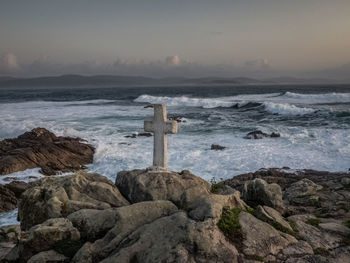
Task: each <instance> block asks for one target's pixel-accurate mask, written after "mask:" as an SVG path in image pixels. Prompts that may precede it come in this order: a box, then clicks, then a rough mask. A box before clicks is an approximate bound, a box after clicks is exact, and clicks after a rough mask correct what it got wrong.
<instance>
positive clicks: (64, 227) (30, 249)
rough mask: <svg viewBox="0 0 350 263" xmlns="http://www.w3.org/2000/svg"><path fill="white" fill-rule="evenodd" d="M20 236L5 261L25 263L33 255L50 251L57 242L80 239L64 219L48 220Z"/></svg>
mask: <svg viewBox="0 0 350 263" xmlns="http://www.w3.org/2000/svg"><path fill="white" fill-rule="evenodd" d="M22 235H23V236H22V237H21V239H20V240H19V243H18V245H17V246H16V247H14V248H13V249H12V250H11V251H10V253H9V254H8V255H7V256H6V259H7V260H9V261H11V260H12V261H18V262H27V260H28V259H30V258H31V257H32V256H33V255H35V254H37V253H39V252H42V251H46V250H50V249H52V248H53V247H54V246H55V245H56V244H58V242H59V241H63V242H67V241H69V240H72V241H77V240H79V239H80V233H79V231H78V230H77V229H76V228H75V227H73V225H72V223H71V222H70V221H69V220H68V219H66V218H53V219H48V220H47V221H45V222H44V223H42V224H38V225H36V226H33V227H32V228H31V229H29V231H28V232H27V233H23V234H22ZM34 259H35V258H34Z"/></svg>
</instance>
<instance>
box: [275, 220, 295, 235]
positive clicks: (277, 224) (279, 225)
mask: <svg viewBox="0 0 350 263" xmlns="http://www.w3.org/2000/svg"><path fill="white" fill-rule="evenodd" d="M271 225H272V226H273V227H274V228H276V229H277V230H278V231H281V232H283V233H286V234H289V235H292V236H295V232H294V231H293V230H290V229H289V228H287V227H285V226H283V225H281V224H280V223H278V222H277V221H273V223H271Z"/></svg>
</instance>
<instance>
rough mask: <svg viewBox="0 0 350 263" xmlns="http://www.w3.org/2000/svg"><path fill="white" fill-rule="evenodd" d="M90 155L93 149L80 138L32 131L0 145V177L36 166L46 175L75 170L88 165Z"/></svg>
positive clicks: (44, 130)
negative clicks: (0, 175)
mask: <svg viewBox="0 0 350 263" xmlns="http://www.w3.org/2000/svg"><path fill="white" fill-rule="evenodd" d="M93 154H94V148H93V147H92V146H91V145H89V144H86V143H84V142H83V141H82V140H81V139H80V138H71V137H60V136H56V135H55V134H53V133H52V132H50V131H48V130H46V129H44V128H35V129H33V130H32V131H30V132H26V133H24V134H22V135H20V136H18V137H17V138H15V139H6V140H3V141H1V142H0V174H2V175H3V174H9V173H14V172H18V171H23V170H26V169H31V168H36V167H40V168H41V172H42V173H43V174H46V175H53V174H56V173H57V172H60V171H61V172H71V171H76V170H79V169H81V168H83V167H84V166H83V165H84V164H88V163H91V162H92V160H93Z"/></svg>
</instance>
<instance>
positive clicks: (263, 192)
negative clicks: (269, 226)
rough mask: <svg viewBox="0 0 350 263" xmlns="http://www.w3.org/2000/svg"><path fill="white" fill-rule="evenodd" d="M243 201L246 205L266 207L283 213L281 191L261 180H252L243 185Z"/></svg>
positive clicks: (278, 187) (276, 186)
mask: <svg viewBox="0 0 350 263" xmlns="http://www.w3.org/2000/svg"><path fill="white" fill-rule="evenodd" d="M242 196H243V200H244V201H245V202H247V203H248V204H253V205H266V206H270V207H272V208H275V209H276V210H277V211H279V212H283V210H284V206H283V201H282V190H281V187H280V186H279V185H278V184H268V183H266V182H265V181H264V180H262V179H258V178H257V179H254V180H252V181H248V182H246V183H245V184H244V189H243V192H242Z"/></svg>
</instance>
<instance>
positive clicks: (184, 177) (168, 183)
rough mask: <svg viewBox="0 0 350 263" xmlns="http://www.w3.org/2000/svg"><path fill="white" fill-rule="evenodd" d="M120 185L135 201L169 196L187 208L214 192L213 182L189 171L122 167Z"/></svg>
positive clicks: (130, 199)
mask: <svg viewBox="0 0 350 263" xmlns="http://www.w3.org/2000/svg"><path fill="white" fill-rule="evenodd" d="M116 185H117V187H118V189H119V190H120V192H121V193H122V194H123V195H124V196H125V198H126V199H128V200H129V201H130V202H131V203H136V202H141V201H150V200H169V201H172V202H173V203H174V204H176V205H177V206H178V207H180V208H182V209H185V210H188V209H189V208H191V207H192V206H193V204H194V203H195V202H196V201H197V200H198V199H199V198H201V197H202V196H203V195H208V194H209V193H210V185H209V183H208V182H206V181H205V180H203V179H201V178H199V177H197V176H195V175H193V174H191V173H190V172H188V171H182V172H181V173H175V172H170V171H169V172H154V171H152V170H147V169H146V170H133V171H122V172H119V173H118V175H117V178H116Z"/></svg>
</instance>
